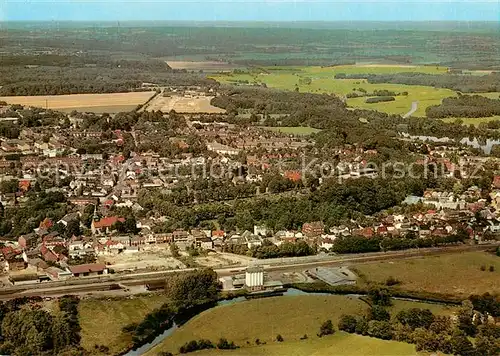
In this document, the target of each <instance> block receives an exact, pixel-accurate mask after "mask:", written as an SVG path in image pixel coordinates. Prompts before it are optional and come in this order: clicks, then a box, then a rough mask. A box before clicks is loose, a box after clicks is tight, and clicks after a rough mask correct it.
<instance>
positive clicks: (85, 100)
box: [0, 91, 154, 113]
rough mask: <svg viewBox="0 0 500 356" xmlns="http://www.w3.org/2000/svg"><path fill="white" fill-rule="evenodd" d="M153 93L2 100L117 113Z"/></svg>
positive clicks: (146, 99)
mask: <svg viewBox="0 0 500 356" xmlns="http://www.w3.org/2000/svg"><path fill="white" fill-rule="evenodd" d="M153 95H154V92H153V91H142V92H129V93H111V94H70V95H40V96H2V97H0V101H6V102H7V103H8V104H19V105H23V106H36V107H41V108H48V109H54V110H61V111H73V110H77V111H93V112H107V113H116V112H120V111H129V110H133V109H135V108H136V106H137V105H139V104H144V103H145V102H146V101H148V100H149V99H150V98H151V97H152V96H153Z"/></svg>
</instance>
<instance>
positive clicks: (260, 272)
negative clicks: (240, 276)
mask: <svg viewBox="0 0 500 356" xmlns="http://www.w3.org/2000/svg"><path fill="white" fill-rule="evenodd" d="M245 286H246V287H247V289H249V290H261V289H263V288H264V268H262V267H260V266H255V267H248V268H247V269H246V271H245Z"/></svg>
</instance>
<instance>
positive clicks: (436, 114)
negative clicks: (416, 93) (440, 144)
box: [425, 95, 500, 119]
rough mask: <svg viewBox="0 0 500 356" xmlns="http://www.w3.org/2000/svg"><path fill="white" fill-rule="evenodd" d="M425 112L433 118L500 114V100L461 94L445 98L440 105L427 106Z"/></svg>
mask: <svg viewBox="0 0 500 356" xmlns="http://www.w3.org/2000/svg"><path fill="white" fill-rule="evenodd" d="M425 113H426V115H427V117H430V118H433V119H442V118H446V117H489V116H495V115H500V100H499V99H490V98H487V97H484V96H481V95H459V96H458V97H456V98H446V99H443V101H442V103H441V104H440V105H433V106H429V107H427V109H426V110H425Z"/></svg>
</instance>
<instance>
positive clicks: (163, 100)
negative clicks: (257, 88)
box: [145, 95, 225, 113]
mask: <svg viewBox="0 0 500 356" xmlns="http://www.w3.org/2000/svg"><path fill="white" fill-rule="evenodd" d="M210 100H212V97H211V96H199V97H184V96H180V95H172V96H165V97H164V96H162V95H158V96H157V97H156V98H154V99H153V100H151V102H150V103H149V104H148V105H147V107H146V108H145V110H147V111H152V110H161V111H163V112H169V111H170V110H175V111H176V112H178V113H223V112H225V110H224V109H221V108H218V107H216V106H213V105H212V104H210Z"/></svg>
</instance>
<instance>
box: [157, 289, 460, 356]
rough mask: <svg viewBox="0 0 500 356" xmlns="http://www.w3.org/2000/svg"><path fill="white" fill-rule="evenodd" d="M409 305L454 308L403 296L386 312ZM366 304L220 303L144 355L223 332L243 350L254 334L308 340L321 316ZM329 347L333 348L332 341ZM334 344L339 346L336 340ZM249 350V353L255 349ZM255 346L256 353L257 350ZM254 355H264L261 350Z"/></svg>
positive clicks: (334, 300) (330, 299) (333, 300)
mask: <svg viewBox="0 0 500 356" xmlns="http://www.w3.org/2000/svg"><path fill="white" fill-rule="evenodd" d="M412 307H420V308H430V309H431V310H432V311H433V312H435V313H436V314H450V313H451V312H452V311H453V309H449V308H446V307H443V306H440V305H435V304H426V303H415V302H406V301H395V303H394V306H393V307H391V309H390V311H391V312H392V313H396V312H397V311H399V310H401V309H407V308H412ZM367 308H368V305H367V304H366V303H365V302H363V301H361V300H359V299H356V298H352V297H346V296H340V295H327V296H319V295H300V296H284V297H273V298H265V299H256V300H250V301H245V302H241V303H237V304H232V305H225V306H219V307H216V308H213V309H210V310H207V311H205V312H203V313H201V314H200V315H198V316H196V317H194V318H193V319H191V320H190V321H189V322H187V323H186V324H185V325H184V326H182V327H180V328H179V329H177V330H176V331H175V332H174V333H173V334H172V336H170V337H169V338H168V339H167V340H166V341H165V342H164V343H162V344H160V345H159V346H157V347H155V348H153V349H152V350H151V351H150V352H149V353H148V354H147V355H156V354H157V353H158V352H160V351H167V352H172V353H176V352H177V351H178V349H179V347H180V346H181V345H183V344H184V343H186V342H188V341H190V340H193V339H200V338H204V339H210V340H212V341H217V340H219V338H221V337H225V338H227V339H228V340H231V341H234V342H235V343H236V344H237V345H240V346H241V347H242V348H243V347H245V349H244V350H245V351H246V350H247V349H246V345H248V344H247V342H249V343H251V344H253V345H255V343H254V342H255V339H257V338H258V339H260V340H261V341H263V342H267V343H268V344H270V343H272V342H273V340H274V339H275V338H276V335H277V334H281V335H282V336H283V338H284V339H285V341H286V340H289V341H290V342H292V341H298V340H299V339H300V338H301V337H302V336H303V335H304V334H307V335H308V337H309V339H311V340H317V337H316V334H317V332H318V328H319V326H320V325H321V323H322V322H324V321H325V320H327V319H331V320H332V321H333V323H334V325H336V324H337V323H338V319H339V317H340V316H341V315H342V314H358V315H363V314H364V313H365V311H366V310H367ZM308 342H309V341H308ZM285 344H286V342H285ZM330 346H331V347H334V346H335V343H331V345H330ZM346 347H347V345H346ZM339 349H344V347H340V345H339ZM248 350H249V352H253V351H252V350H254V348H249V349H248ZM257 350H258V349H255V352H260V351H257ZM332 350H333V349H332ZM355 350H356V348H354V349H352V350H347V351H346V352H348V353H346V355H353V354H356V352H355ZM407 350H409V351H411V350H413V346H411V345H408V349H407ZM399 351H400V350H399ZM381 352H382V351H381ZM395 352H396V351H395ZM250 354H253V353H250ZM257 354H259V355H267V353H265V349H262V353H257ZM309 354H310V353H307V355H309ZM319 354H320V353H318V355H319ZM384 354H388V353H384ZM395 354H398V353H397V352H396V353H395ZM409 354H410V355H412V353H409ZM236 355H238V354H236ZM287 355H288V354H287ZM297 355H302V353H298V354H297Z"/></svg>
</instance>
